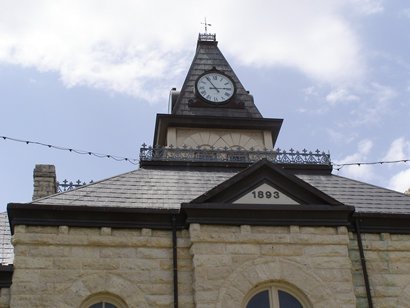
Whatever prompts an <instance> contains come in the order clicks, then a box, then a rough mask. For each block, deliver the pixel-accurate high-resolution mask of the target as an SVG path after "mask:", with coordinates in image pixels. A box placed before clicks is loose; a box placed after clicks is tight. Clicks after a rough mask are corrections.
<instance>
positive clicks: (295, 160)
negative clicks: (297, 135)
mask: <svg viewBox="0 0 410 308" xmlns="http://www.w3.org/2000/svg"><path fill="white" fill-rule="evenodd" d="M263 158H266V159H268V160H269V161H271V162H274V163H278V164H314V165H331V160H330V154H326V153H325V152H321V151H319V150H316V151H314V152H311V151H307V150H305V149H304V150H302V151H296V150H293V149H290V150H289V151H285V150H281V149H279V148H278V149H276V150H268V149H264V150H255V149H252V148H251V149H250V150H245V149H243V148H233V149H232V148H227V147H225V148H222V149H220V148H218V149H217V148H212V147H211V148H201V147H197V148H189V147H182V148H176V147H172V146H169V147H163V146H155V147H151V146H147V145H146V144H143V145H142V148H141V149H140V161H141V162H144V161H192V162H240V163H253V162H256V161H258V160H261V159H263Z"/></svg>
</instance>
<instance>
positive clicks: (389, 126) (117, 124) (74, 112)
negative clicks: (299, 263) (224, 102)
mask: <svg viewBox="0 0 410 308" xmlns="http://www.w3.org/2000/svg"><path fill="white" fill-rule="evenodd" d="M205 17H206V18H207V21H208V23H210V24H211V25H212V26H210V27H208V31H209V32H211V33H216V35H217V40H218V42H219V43H218V46H219V48H220V50H221V51H222V53H223V54H224V55H225V57H226V58H227V60H228V62H229V63H230V64H231V66H232V67H233V69H234V71H235V73H236V75H237V76H238V77H239V79H240V80H241V82H242V84H243V85H244V86H245V88H246V89H247V90H249V91H250V93H251V94H253V96H254V99H255V104H256V105H257V107H258V108H259V110H260V111H261V113H262V114H263V116H264V117H266V118H282V119H284V123H283V125H282V130H281V133H280V135H279V138H278V140H277V143H276V145H275V148H277V147H279V148H281V149H285V150H288V149H291V148H293V149H297V150H303V149H305V148H306V149H308V150H312V151H313V150H316V149H319V150H321V151H325V152H329V153H330V155H331V159H332V162H333V163H335V164H338V163H339V164H340V163H357V162H379V161H395V160H405V159H410V134H409V132H410V121H409V115H410V31H408V29H409V28H410V2H408V1H400V0H388V1H387V0H385V1H383V0H287V1H282V0H281V1H279V0H252V1H250V0H249V1H247V0H243V1H237V0H236V1H235V0H208V1H207V2H206V3H205V2H199V1H192V0H178V1H166V0H156V1H140V0H116V1H104V0H89V1H79V0H78V1H77V0H66V1H64V0H61V1H54V0H49V1H46V0H38V1H31V0H25V1H24V0H0V136H6V137H11V138H16V139H20V140H29V141H36V142H41V143H44V144H50V145H55V146H60V147H63V148H73V149H79V150H84V151H86V152H93V153H101V154H107V155H117V156H120V157H127V158H129V159H138V155H139V148H140V147H141V145H142V144H143V143H146V144H151V143H152V139H153V130H154V124H155V116H156V114H157V113H167V112H168V95H169V91H170V89H171V88H173V87H175V88H177V89H180V88H181V86H182V83H183V80H184V78H185V76H186V73H187V71H188V68H189V65H190V63H191V61H192V59H193V56H194V52H195V47H196V40H197V36H198V33H199V32H203V31H204V28H203V25H201V23H202V22H204V18H205ZM36 164H53V165H55V166H56V170H57V179H58V180H59V181H63V180H64V179H67V180H69V181H76V180H78V179H80V180H81V181H85V182H89V181H91V180H93V181H97V180H101V179H104V178H108V177H111V176H115V175H118V174H121V173H124V172H128V171H131V170H134V169H135V168H138V166H136V165H134V164H132V163H130V162H128V161H116V160H114V159H109V158H98V157H95V156H93V155H87V154H85V155H80V154H76V153H73V152H69V151H63V150H57V149H53V148H49V147H44V146H40V145H36V144H26V143H20V142H15V141H12V140H9V139H6V140H4V139H3V138H0V211H4V210H5V208H6V206H7V204H8V203H10V202H29V201H31V197H32V193H33V169H34V166H35V165H36ZM339 169H340V168H339V167H337V168H336V167H335V168H334V170H333V173H334V174H338V175H341V176H346V177H350V178H353V179H357V180H359V181H364V182H368V183H371V184H374V185H377V186H381V187H386V188H389V189H393V190H397V191H401V192H404V191H405V190H407V189H408V188H409V187H410V162H408V163H405V162H400V163H394V164H387V163H385V164H376V165H363V164H361V165H360V166H357V165H355V166H344V167H342V168H341V169H340V170H339Z"/></svg>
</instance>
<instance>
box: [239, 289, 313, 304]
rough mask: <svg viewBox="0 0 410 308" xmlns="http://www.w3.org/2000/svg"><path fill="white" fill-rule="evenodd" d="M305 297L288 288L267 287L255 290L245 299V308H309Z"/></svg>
mask: <svg viewBox="0 0 410 308" xmlns="http://www.w3.org/2000/svg"><path fill="white" fill-rule="evenodd" d="M309 307H310V305H309V304H308V302H307V300H306V298H305V296H303V294H301V292H300V291H298V290H292V288H290V287H289V286H281V285H277V284H275V285H269V286H265V287H262V288H257V289H255V290H254V291H253V292H252V293H250V296H248V297H247V300H246V305H245V308H309Z"/></svg>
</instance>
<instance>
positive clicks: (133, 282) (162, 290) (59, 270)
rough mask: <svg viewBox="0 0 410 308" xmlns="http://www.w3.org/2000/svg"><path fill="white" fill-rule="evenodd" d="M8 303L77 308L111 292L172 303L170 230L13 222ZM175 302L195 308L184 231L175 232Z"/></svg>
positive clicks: (131, 301)
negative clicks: (43, 225) (177, 272)
mask: <svg viewBox="0 0 410 308" xmlns="http://www.w3.org/2000/svg"><path fill="white" fill-rule="evenodd" d="M14 231H15V234H14V236H13V244H14V249H15V260H14V276H13V284H12V287H11V303H10V306H11V307H32V308H34V307H41V308H46V307H53V308H54V307H61V308H63V307H79V306H80V304H81V303H82V302H83V301H84V299H86V298H87V297H89V296H90V295H92V294H96V293H108V294H114V295H116V296H118V297H120V298H121V299H122V300H123V301H125V302H126V303H127V305H128V307H171V306H172V305H173V270H172V234H171V232H170V231H159V230H151V229H114V228H113V229H111V228H74V227H67V226H60V227H34V226H16V227H15V230H14ZM177 236H178V247H179V248H178V257H179V259H178V262H179V263H178V271H179V301H180V306H181V307H194V304H193V295H192V282H193V281H192V262H191V256H190V252H189V246H190V240H189V236H188V231H187V230H184V231H178V235H177Z"/></svg>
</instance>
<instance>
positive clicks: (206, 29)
mask: <svg viewBox="0 0 410 308" xmlns="http://www.w3.org/2000/svg"><path fill="white" fill-rule="evenodd" d="M201 25H204V26H205V34H207V33H208V26H212V25H211V24H208V23H207V22H206V17H205V22H201Z"/></svg>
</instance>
